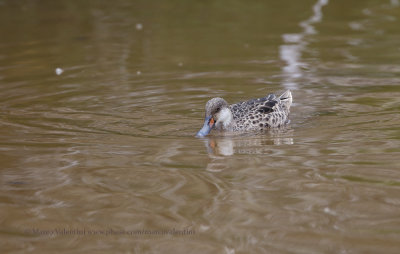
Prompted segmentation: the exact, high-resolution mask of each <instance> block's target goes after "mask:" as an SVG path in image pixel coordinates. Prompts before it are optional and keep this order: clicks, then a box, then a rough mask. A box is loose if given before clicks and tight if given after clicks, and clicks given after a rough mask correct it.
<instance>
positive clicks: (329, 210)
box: [324, 207, 336, 215]
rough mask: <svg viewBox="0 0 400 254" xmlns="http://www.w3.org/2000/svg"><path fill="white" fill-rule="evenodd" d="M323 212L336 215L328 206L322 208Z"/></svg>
mask: <svg viewBox="0 0 400 254" xmlns="http://www.w3.org/2000/svg"><path fill="white" fill-rule="evenodd" d="M324 213H327V214H330V215H336V212H335V211H333V210H332V209H330V208H329V207H325V208H324Z"/></svg>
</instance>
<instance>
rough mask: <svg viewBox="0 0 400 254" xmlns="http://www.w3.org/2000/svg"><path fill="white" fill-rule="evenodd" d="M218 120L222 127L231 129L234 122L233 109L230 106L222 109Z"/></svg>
mask: <svg viewBox="0 0 400 254" xmlns="http://www.w3.org/2000/svg"><path fill="white" fill-rule="evenodd" d="M218 120H219V122H220V127H221V128H223V129H229V128H230V127H231V126H232V123H233V116H232V112H231V110H230V109H229V108H224V109H222V110H221V113H220V115H219V119H218Z"/></svg>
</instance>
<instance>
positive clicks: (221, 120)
mask: <svg viewBox="0 0 400 254" xmlns="http://www.w3.org/2000/svg"><path fill="white" fill-rule="evenodd" d="M291 105H292V93H291V91H290V90H286V91H285V92H284V93H282V94H281V95H280V96H279V97H277V96H276V95H275V94H268V95H267V96H265V97H263V98H258V99H251V100H248V101H242V102H239V103H235V104H232V105H229V104H228V102H226V100H224V99H223V98H220V97H216V98H212V99H210V100H209V101H208V102H207V103H206V106H205V119H204V125H203V127H202V128H201V129H200V130H199V131H198V132H197V134H196V137H205V136H207V135H208V134H209V133H210V132H211V130H219V131H230V132H247V131H260V130H265V129H270V128H279V127H282V126H285V125H287V124H288V123H289V122H290V120H289V113H290V106H291Z"/></svg>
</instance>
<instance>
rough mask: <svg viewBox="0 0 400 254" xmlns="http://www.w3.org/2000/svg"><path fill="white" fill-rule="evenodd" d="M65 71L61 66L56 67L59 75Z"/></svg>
mask: <svg viewBox="0 0 400 254" xmlns="http://www.w3.org/2000/svg"><path fill="white" fill-rule="evenodd" d="M63 72H64V70H63V69H61V68H56V74H57V75H61V74H62V73H63Z"/></svg>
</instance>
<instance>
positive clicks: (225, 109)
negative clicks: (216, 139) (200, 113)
mask: <svg viewBox="0 0 400 254" xmlns="http://www.w3.org/2000/svg"><path fill="white" fill-rule="evenodd" d="M232 118H233V117H232V112H231V110H230V109H229V105H228V103H227V102H226V101H225V100H224V99H222V98H212V99H211V100H209V101H208V102H207V103H206V117H205V119H204V125H203V128H201V130H200V131H199V132H197V134H196V137H204V136H206V135H207V134H208V133H210V131H211V129H213V128H217V129H226V128H228V126H229V125H230V124H231V122H232Z"/></svg>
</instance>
